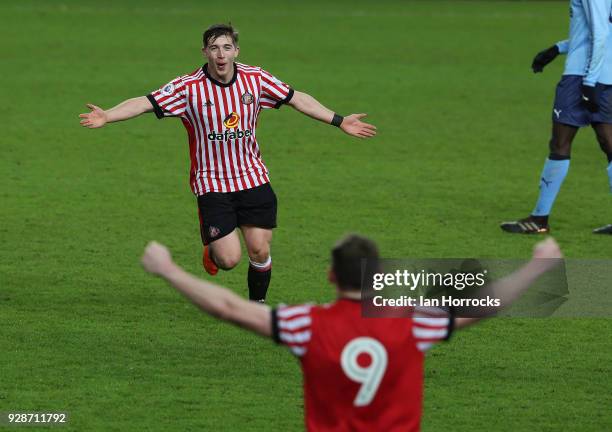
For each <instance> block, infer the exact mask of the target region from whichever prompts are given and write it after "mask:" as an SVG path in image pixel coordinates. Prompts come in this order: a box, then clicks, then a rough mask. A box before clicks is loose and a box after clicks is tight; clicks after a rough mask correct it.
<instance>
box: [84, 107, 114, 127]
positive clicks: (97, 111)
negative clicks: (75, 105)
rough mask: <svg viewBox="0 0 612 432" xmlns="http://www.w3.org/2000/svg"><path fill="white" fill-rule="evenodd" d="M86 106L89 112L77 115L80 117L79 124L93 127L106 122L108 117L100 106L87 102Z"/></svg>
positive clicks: (100, 125)
mask: <svg viewBox="0 0 612 432" xmlns="http://www.w3.org/2000/svg"><path fill="white" fill-rule="evenodd" d="M87 108H89V109H90V110H91V112H88V113H83V114H79V117H80V118H82V120H81V126H83V127H86V128H90V129H94V128H99V127H102V126H104V125H105V124H106V122H107V121H108V118H107V117H106V113H105V112H104V110H103V109H102V108H100V107H98V106H95V105H93V104H87Z"/></svg>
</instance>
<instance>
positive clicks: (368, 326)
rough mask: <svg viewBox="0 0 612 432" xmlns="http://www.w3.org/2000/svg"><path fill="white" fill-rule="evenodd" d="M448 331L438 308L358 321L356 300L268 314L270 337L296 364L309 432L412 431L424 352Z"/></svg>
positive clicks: (419, 403)
mask: <svg viewBox="0 0 612 432" xmlns="http://www.w3.org/2000/svg"><path fill="white" fill-rule="evenodd" d="M452 325H453V318H452V317H451V316H450V315H449V314H448V313H447V312H445V311H443V310H441V309H438V308H416V309H415V310H414V313H413V315H412V316H411V317H410V318H363V317H362V316H361V304H360V302H359V301H355V300H349V299H339V300H338V301H336V302H335V303H333V304H331V305H324V306H314V305H308V304H306V305H299V306H281V307H279V308H277V309H276V310H274V311H273V313H272V328H273V336H274V339H275V340H276V342H278V343H282V344H284V345H286V346H288V347H289V349H291V352H292V353H293V354H295V355H296V356H297V357H298V358H299V359H300V362H301V366H302V371H303V375H304V399H305V417H306V427H307V429H308V430H309V431H418V430H419V427H420V419H421V411H422V403H423V402H422V401H423V359H424V352H425V351H427V350H428V349H429V348H430V347H431V346H432V345H433V344H434V343H436V342H439V341H442V340H445V339H447V338H448V337H449V336H450V332H451V331H452Z"/></svg>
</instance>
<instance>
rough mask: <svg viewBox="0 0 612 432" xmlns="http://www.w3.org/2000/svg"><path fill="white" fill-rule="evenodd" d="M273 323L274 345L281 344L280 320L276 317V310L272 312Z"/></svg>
mask: <svg viewBox="0 0 612 432" xmlns="http://www.w3.org/2000/svg"><path fill="white" fill-rule="evenodd" d="M270 314H271V321H272V340H273V341H274V343H277V344H280V343H281V341H280V336H279V335H278V318H277V317H276V309H272V310H271V311H270Z"/></svg>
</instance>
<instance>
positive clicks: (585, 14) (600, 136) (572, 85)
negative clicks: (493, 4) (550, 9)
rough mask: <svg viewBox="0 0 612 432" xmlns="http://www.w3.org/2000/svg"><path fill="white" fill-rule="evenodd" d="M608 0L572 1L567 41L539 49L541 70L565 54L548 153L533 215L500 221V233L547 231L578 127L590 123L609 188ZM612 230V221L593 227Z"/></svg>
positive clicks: (611, 88)
mask: <svg viewBox="0 0 612 432" xmlns="http://www.w3.org/2000/svg"><path fill="white" fill-rule="evenodd" d="M611 7H612V1H611V0H571V2H570V34H569V39H568V40H566V41H562V42H559V43H557V44H556V45H554V46H552V47H550V48H548V49H546V50H544V51H542V52H540V53H538V55H537V56H536V57H535V59H534V61H533V64H532V68H533V71H534V72H542V70H543V69H544V67H545V66H546V65H547V64H548V63H550V62H551V61H553V60H554V59H555V57H556V56H557V55H558V54H559V53H567V59H566V62H565V70H564V72H563V77H562V78H561V81H560V82H559V84H558V85H557V90H556V95H555V102H554V107H553V114H552V122H553V128H552V137H551V139H550V143H549V146H550V154H549V156H548V158H547V159H546V162H545V163H544V168H543V170H542V174H541V176H540V193H539V197H538V201H537V203H536V205H535V208H534V209H533V211H532V213H531V215H530V216H529V217H527V218H524V219H521V220H518V221H514V222H504V223H502V224H501V228H502V229H503V230H504V231H507V232H511V233H519V234H537V233H548V232H549V231H550V229H549V225H548V217H549V215H550V213H551V210H552V206H553V204H554V202H555V199H556V198H557V194H558V193H559V190H560V188H561V184H562V183H563V180H565V177H566V175H567V172H568V170H569V165H570V153H571V146H572V142H573V140H574V137H575V136H576V133H577V131H578V129H579V128H581V127H584V126H587V125H589V124H590V125H591V126H592V127H593V129H594V130H595V134H596V136H597V140H598V141H599V145H600V147H601V149H602V151H603V152H604V153H605V154H606V156H607V159H608V165H607V172H608V179H609V182H610V189H611V190H612V35H611V34H610V22H609V17H610V16H611ZM593 232H594V233H596V234H612V225H606V226H604V227H601V228H598V229H595V230H594V231H593Z"/></svg>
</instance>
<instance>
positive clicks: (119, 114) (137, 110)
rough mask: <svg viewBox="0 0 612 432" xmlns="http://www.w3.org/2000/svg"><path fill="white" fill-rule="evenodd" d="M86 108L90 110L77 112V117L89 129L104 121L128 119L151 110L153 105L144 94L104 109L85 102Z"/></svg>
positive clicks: (100, 124) (101, 124) (97, 126)
mask: <svg viewBox="0 0 612 432" xmlns="http://www.w3.org/2000/svg"><path fill="white" fill-rule="evenodd" d="M87 108H89V109H90V110H91V111H90V112H88V113H83V114H79V117H80V118H81V119H82V120H81V125H82V126H84V127H86V128H90V129H94V128H99V127H102V126H104V125H105V124H106V123H112V122H117V121H122V120H128V119H131V118H134V117H137V116H139V115H140V114H143V113H146V112H151V111H153V105H151V102H149V99H147V97H146V96H141V97H136V98H132V99H128V100H126V101H123V102H121V103H120V104H119V105H117V106H116V107H113V108H111V109H109V110H106V111H104V110H103V109H102V108H100V107H98V106H96V105H93V104H87Z"/></svg>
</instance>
